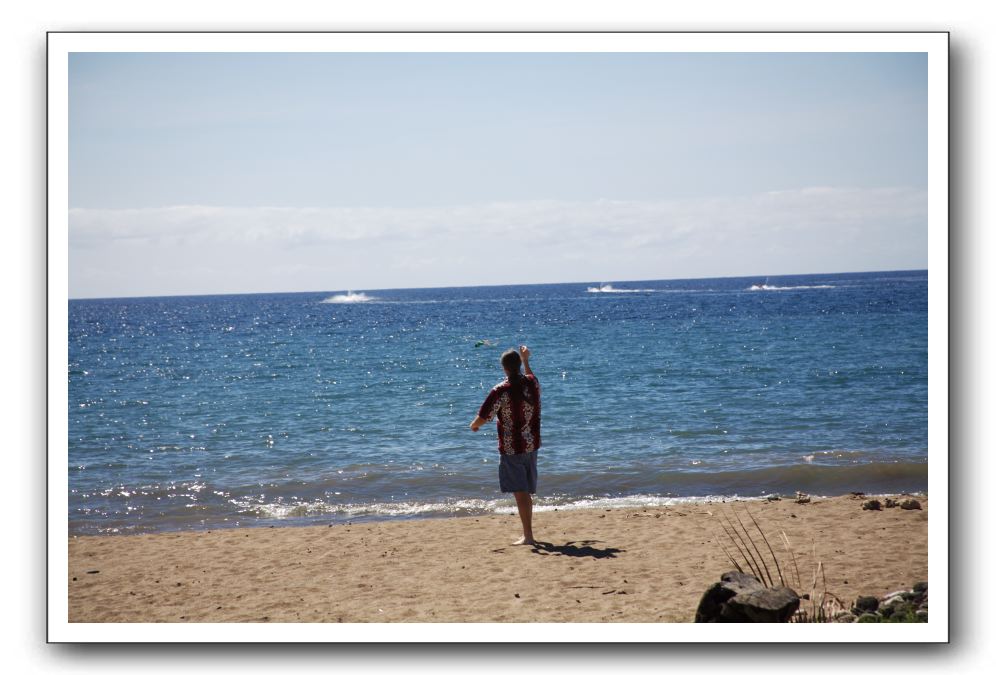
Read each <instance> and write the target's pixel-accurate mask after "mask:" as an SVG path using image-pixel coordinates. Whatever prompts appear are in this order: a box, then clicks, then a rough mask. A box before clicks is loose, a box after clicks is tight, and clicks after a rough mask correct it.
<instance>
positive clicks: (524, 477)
mask: <svg viewBox="0 0 996 675" xmlns="http://www.w3.org/2000/svg"><path fill="white" fill-rule="evenodd" d="M537 454H538V452H537V451H535V450H534V451H533V452H526V453H523V454H521V455H505V454H503V455H502V456H501V462H499V464H498V486H499V487H500V488H501V491H502V492H530V493H532V494H536V455H537Z"/></svg>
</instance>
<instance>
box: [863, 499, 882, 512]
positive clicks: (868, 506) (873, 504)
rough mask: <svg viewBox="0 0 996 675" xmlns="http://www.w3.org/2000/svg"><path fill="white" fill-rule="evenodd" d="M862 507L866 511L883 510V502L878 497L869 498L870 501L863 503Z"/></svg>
mask: <svg viewBox="0 0 996 675" xmlns="http://www.w3.org/2000/svg"><path fill="white" fill-rule="evenodd" d="M861 508H862V509H864V510H865V511H881V510H882V502H880V501H878V500H877V499H869V500H868V501H866V502H865V503H864V504H862V505H861Z"/></svg>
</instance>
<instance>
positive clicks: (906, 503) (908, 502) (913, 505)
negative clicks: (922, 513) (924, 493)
mask: <svg viewBox="0 0 996 675" xmlns="http://www.w3.org/2000/svg"><path fill="white" fill-rule="evenodd" d="M899 508H901V509H906V510H907V511H911V510H914V509H922V508H923V507H922V506H920V502H918V501H917V500H915V499H904V500H903V503H902V504H900V505H899Z"/></svg>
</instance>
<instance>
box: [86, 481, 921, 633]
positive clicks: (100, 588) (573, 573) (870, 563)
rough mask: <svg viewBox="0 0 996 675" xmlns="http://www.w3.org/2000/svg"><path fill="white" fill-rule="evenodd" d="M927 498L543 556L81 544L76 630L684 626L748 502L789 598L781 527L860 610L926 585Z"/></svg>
mask: <svg viewBox="0 0 996 675" xmlns="http://www.w3.org/2000/svg"><path fill="white" fill-rule="evenodd" d="M918 499H919V501H920V503H921V504H922V505H923V509H922V510H902V509H899V508H890V509H883V510H881V511H867V510H863V509H862V503H863V501H864V499H863V498H859V497H855V496H851V495H847V496H841V497H833V498H827V499H823V498H813V500H812V502H810V503H808V504H798V503H796V502H795V501H794V500H790V499H782V500H781V501H774V502H761V501H748V502H734V501H728V502H725V503H721V502H712V503H698V504H683V505H677V506H669V507H658V508H637V509H612V510H606V509H600V510H575V511H551V512H540V513H537V514H536V519H535V529H536V536H537V539H539V540H540V541H541V542H543V543H541V544H540V545H539V546H537V547H530V546H512V545H510V543H511V542H512V541H513V540H514V539H515V537H516V536H517V535H518V534H519V529H518V518H517V517H516V516H514V515H491V516H480V517H464V518H448V519H427V520H416V521H401V522H379V523H363V524H350V525H335V526H331V527H330V526H314V527H271V528H253V529H229V530H212V531H203V532H185V533H166V534H153V535H127V536H96V537H73V538H70V540H69V575H68V579H67V583H68V592H69V620H70V621H73V622H267V621H269V622H350V623H352V622H419V621H428V622H533V621H539V622H665V621H666V622H687V621H691V620H692V619H693V617H694V614H695V609H696V606H697V605H698V601H699V599H700V597H701V596H702V593H703V591H704V590H705V589H706V588H707V587H708V586H709V585H710V584H712V583H713V582H715V581H717V580H718V578H719V575H720V574H721V573H723V572H725V571H727V570H729V569H731V568H732V565H731V564H730V562H729V561H728V560H727V558H726V556H725V554H724V553H723V549H722V547H721V545H720V544H721V542H722V543H726V542H725V535H723V534H722V530H721V529H720V525H719V523H720V522H721V519H722V517H723V514H727V515H729V516H730V517H733V510H735V511H736V513H739V514H740V515H741V517H745V511H744V507H745V506H747V507H748V508H749V509H750V512H751V513H752V514H753V515H754V516H755V517H756V518H757V520H758V521H759V522H760V524H761V526H762V527H763V528H764V531H765V532H766V534H767V535H768V537H769V539H771V540H772V545H773V546H774V548H775V552H776V553H777V554H778V557H779V560H780V562H781V563H782V568H783V572H784V573H785V574H786V575H787V576H790V577H791V578H792V580H793V583H792V584H791V585H792V586H796V584H795V583H794V577H795V572H794V570H793V571H791V572H790V571H789V570H787V569H786V568H787V567H789V566H790V562H789V561H790V556H789V555H788V553H787V552H786V551H785V549H784V547H783V546H782V545H779V544H777V543H776V542H775V541H774V540H775V538H777V537H778V536H779V533H780V532H782V531H784V532H785V534H786V535H787V537H788V539H789V541H790V543H791V545H792V548H793V550H794V552H795V556H796V562H797V564H798V568H799V570H800V572H801V577H802V579H803V585H804V586H808V585H809V584H810V583H811V580H812V573H813V569H814V566H815V564H814V563H815V561H822V562H823V564H824V567H825V572H826V584H827V589H828V590H829V591H830V592H831V593H834V594H836V595H837V596H839V597H840V598H841V599H843V600H845V601H847V602H853V600H854V599H855V598H856V597H857V596H859V595H878V596H881V595H884V594H886V593H888V592H891V591H894V590H899V589H903V588H909V587H911V586H912V585H913V583H915V582H917V581H926V580H927V579H928V575H927V511H928V507H927V499H926V498H923V497H920V498H918ZM814 541H815V545H816V557H815V558H814V556H813V543H814ZM759 543H760V542H759ZM772 573H773V574H774V573H775V572H774V570H772ZM821 588H822V582H821ZM797 590H798V591H799V593H800V594H801V593H803V592H806V591H808V590H809V588H802V589H797Z"/></svg>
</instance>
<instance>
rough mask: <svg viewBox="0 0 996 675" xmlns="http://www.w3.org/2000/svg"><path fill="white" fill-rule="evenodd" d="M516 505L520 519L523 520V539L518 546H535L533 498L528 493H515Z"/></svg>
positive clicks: (517, 542) (518, 542)
mask: <svg viewBox="0 0 996 675" xmlns="http://www.w3.org/2000/svg"><path fill="white" fill-rule="evenodd" d="M515 505H516V506H517V507H518V508H519V519H520V520H522V537H521V538H520V539H519V540H518V541H516V542H515V543H516V544H534V543H536V542H535V541H533V497H532V495H530V494H529V493H528V492H525V491H523V492H516V493H515Z"/></svg>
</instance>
